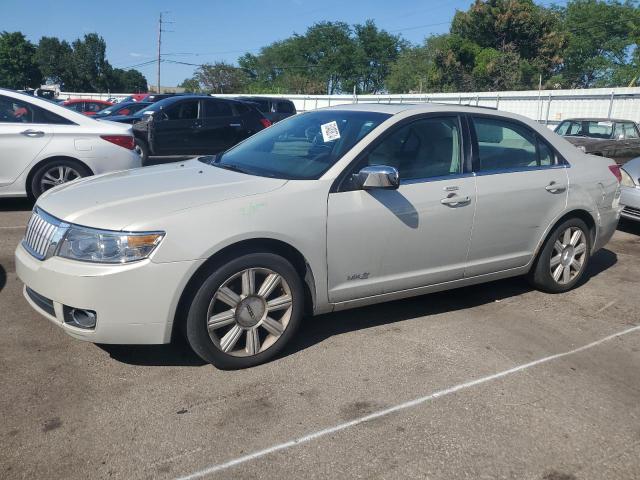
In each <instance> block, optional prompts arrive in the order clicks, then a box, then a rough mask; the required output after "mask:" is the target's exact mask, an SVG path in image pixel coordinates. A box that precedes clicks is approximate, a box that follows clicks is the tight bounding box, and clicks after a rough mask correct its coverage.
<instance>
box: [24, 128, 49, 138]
mask: <svg viewBox="0 0 640 480" xmlns="http://www.w3.org/2000/svg"><path fill="white" fill-rule="evenodd" d="M20 134H21V135H24V136H25V137H32V138H34V137H44V132H43V131H42V130H32V129H29V130H25V131H23V132H20Z"/></svg>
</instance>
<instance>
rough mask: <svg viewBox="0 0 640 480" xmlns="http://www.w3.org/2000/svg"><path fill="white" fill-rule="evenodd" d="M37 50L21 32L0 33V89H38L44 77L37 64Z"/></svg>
mask: <svg viewBox="0 0 640 480" xmlns="http://www.w3.org/2000/svg"><path fill="white" fill-rule="evenodd" d="M35 53H36V48H35V45H33V43H31V42H30V41H28V40H27V39H26V37H25V36H24V35H23V34H22V33H20V32H11V33H10V32H2V33H0V87H5V88H12V89H23V88H26V87H32V88H35V87H38V86H40V81H41V80H42V75H41V74H40V71H39V70H38V66H37V64H36V62H35Z"/></svg>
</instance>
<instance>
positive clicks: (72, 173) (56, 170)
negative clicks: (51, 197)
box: [28, 158, 93, 199]
mask: <svg viewBox="0 0 640 480" xmlns="http://www.w3.org/2000/svg"><path fill="white" fill-rule="evenodd" d="M90 175H93V173H92V172H91V170H89V168H87V167H86V166H85V165H83V164H82V163H80V162H78V161H76V160H72V159H68V158H60V159H53V160H49V161H48V162H46V163H44V164H42V165H40V166H39V167H38V168H37V170H36V171H35V172H34V174H33V176H32V177H31V182H30V184H29V192H28V194H29V196H30V197H31V198H33V199H36V198H38V197H39V196H40V195H42V194H43V193H44V192H46V191H47V190H49V189H50V188H53V187H55V186H57V185H62V184H63V183H67V182H70V181H71V180H75V179H76V178H81V177H88V176H90Z"/></svg>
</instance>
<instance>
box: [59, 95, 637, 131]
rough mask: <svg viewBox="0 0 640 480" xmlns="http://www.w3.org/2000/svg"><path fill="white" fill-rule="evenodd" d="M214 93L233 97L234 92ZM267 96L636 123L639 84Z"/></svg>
mask: <svg viewBox="0 0 640 480" xmlns="http://www.w3.org/2000/svg"><path fill="white" fill-rule="evenodd" d="M128 95H129V94H126V93H116V94H108V93H103V94H87V93H73V92H61V93H60V98H94V99H103V100H104V99H107V98H113V99H118V100H121V99H122V98H124V97H126V96H128ZM216 96H220V97H235V96H237V95H235V94H234V95H216ZM247 96H250V95H247ZM256 96H260V95H256ZM268 96H269V97H280V98H287V99H289V100H291V101H293V103H294V104H295V106H296V109H297V110H298V112H305V111H308V110H315V109H316V108H322V107H328V106H333V105H344V104H352V103H428V102H437V103H449V104H457V105H478V106H485V107H495V108H498V109H499V110H504V111H506V112H512V113H518V114H520V115H524V116H526V117H529V118H532V119H534V120H538V121H539V122H542V123H546V124H557V123H558V122H559V121H561V120H563V119H565V118H575V117H598V118H619V119H628V120H634V121H636V122H640V87H631V88H613V89H610V88H593V89H584V90H542V91H537V90H528V91H520V92H514V91H511V92H471V93H469V92H467V93H424V94H396V95H388V94H381V95H357V96H354V95H282V94H280V95H268Z"/></svg>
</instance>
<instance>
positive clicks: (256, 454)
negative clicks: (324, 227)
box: [177, 325, 640, 480]
mask: <svg viewBox="0 0 640 480" xmlns="http://www.w3.org/2000/svg"><path fill="white" fill-rule="evenodd" d="M638 330H640V325H638V326H635V327H631V328H628V329H627V330H623V331H621V332H618V333H614V334H613V335H609V336H608V337H604V338H601V339H600V340H596V341H595V342H591V343H589V344H587V345H583V346H582V347H578V348H575V349H573V350H569V351H567V352H562V353H557V354H555V355H550V356H548V357H544V358H540V359H538V360H534V361H532V362H529V363H525V364H522V365H518V366H517V367H513V368H510V369H509V370H504V371H502V372H498V373H494V374H493V375H489V376H487V377H482V378H478V379H476V380H471V381H469V382H466V383H461V384H458V385H455V386H453V387H450V388H446V389H444V390H439V391H437V392H434V393H431V394H429V395H425V396H424V397H419V398H416V399H414V400H410V401H408V402H404V403H400V404H398V405H395V406H393V407H389V408H385V409H384V410H379V411H377V412H373V413H371V414H369V415H365V416H364V417H360V418H356V419H354V420H351V421H349V422H345V423H341V424H339V425H335V426H333V427H329V428H325V429H324V430H319V431H317V432H313V433H310V434H308V435H305V436H303V437H298V438H295V439H293V440H289V441H288V442H284V443H278V444H276V445H273V446H272V447H269V448H265V449H264V450H258V451H255V452H253V453H250V454H248V455H243V456H242V457H238V458H235V459H233V460H229V461H228V462H224V463H219V464H217V465H212V466H210V467H207V468H205V469H203V470H200V471H198V472H194V473H192V474H190V475H186V476H184V477H179V478H178V479H177V480H194V479H196V478H202V477H205V476H207V475H211V474H212V473H216V472H219V471H221V470H226V469H228V468H231V467H235V466H236V465H240V464H242V463H246V462H249V461H251V460H255V459H257V458H260V457H264V456H265V455H269V454H270V453H274V452H277V451H280V450H285V449H287V448H291V447H295V446H296V445H301V444H303V443H308V442H311V441H312V440H316V439H317V438H320V437H324V436H325V435H330V434H332V433H336V432H339V431H341V430H345V429H347V428H350V427H355V426H356V425H359V424H361V423H364V422H368V421H370V420H374V419H376V418H380V417H384V416H386V415H389V414H391V413H394V412H398V411H400V410H406V409H407V408H411V407H416V406H418V405H421V404H423V403H426V402H429V401H430V400H435V399H436V398H440V397H444V396H446V395H450V394H452V393H455V392H459V391H460V390H465V389H467V388H470V387H475V386H476V385H480V384H482V383H486V382H490V381H492V380H497V379H499V378H502V377H506V376H507V375H510V374H512V373H517V372H520V371H522V370H526V369H528V368H531V367H535V366H536V365H540V364H542V363H547V362H550V361H552V360H557V359H558V358H562V357H566V356H569V355H573V354H575V353H579V352H583V351H585V350H588V349H590V348H593V347H597V346H598V345H600V344H602V343H604V342H608V341H609V340H613V339H614V338H619V337H622V336H623V335H628V334H629V333H632V332H636V331H638Z"/></svg>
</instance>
